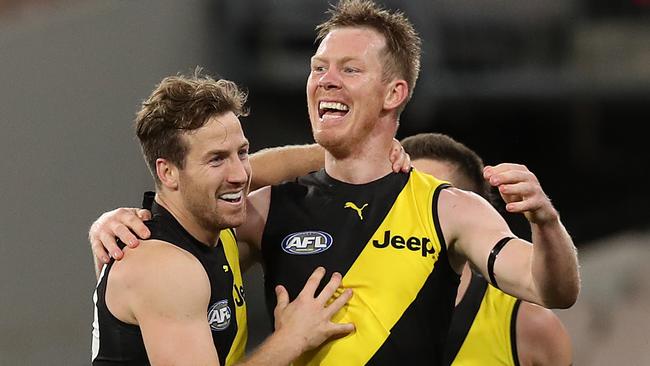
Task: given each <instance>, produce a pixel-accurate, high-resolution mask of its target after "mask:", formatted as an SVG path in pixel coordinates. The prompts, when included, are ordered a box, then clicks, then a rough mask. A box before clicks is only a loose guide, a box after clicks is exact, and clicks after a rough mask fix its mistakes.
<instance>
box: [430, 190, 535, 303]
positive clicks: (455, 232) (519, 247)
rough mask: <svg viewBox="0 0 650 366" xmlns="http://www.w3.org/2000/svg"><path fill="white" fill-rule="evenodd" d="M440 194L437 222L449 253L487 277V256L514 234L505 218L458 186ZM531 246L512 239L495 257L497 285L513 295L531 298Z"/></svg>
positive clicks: (494, 268)
mask: <svg viewBox="0 0 650 366" xmlns="http://www.w3.org/2000/svg"><path fill="white" fill-rule="evenodd" d="M443 192H444V194H441V196H440V202H439V210H440V222H441V226H442V229H443V233H444V235H445V239H446V241H447V243H448V247H449V249H450V253H451V256H452V257H455V258H459V259H456V261H457V262H464V261H465V260H466V261H468V262H469V264H470V266H472V268H473V269H475V270H476V271H478V272H479V273H481V274H482V275H483V276H484V277H485V278H486V279H489V278H490V277H489V273H488V259H489V258H490V252H491V251H492V249H493V248H494V247H495V245H496V244H497V242H499V241H500V240H501V239H503V238H506V237H514V235H513V234H512V231H511V230H510V228H509V227H508V224H507V223H506V221H505V220H504V219H503V217H501V215H500V214H499V213H498V212H497V211H496V210H495V209H494V208H493V207H492V206H491V205H490V204H489V203H488V202H487V201H485V200H484V199H483V198H481V197H479V196H478V195H476V194H474V193H471V192H466V191H461V190H458V189H447V190H445V191H443ZM531 258H532V246H531V244H530V243H528V242H527V241H525V240H521V239H517V238H514V239H512V240H510V241H508V242H507V244H506V245H505V246H504V247H503V248H502V249H501V251H500V252H499V254H498V255H497V256H496V258H495V260H494V266H493V271H494V276H495V279H496V281H497V284H498V286H499V288H501V289H502V290H503V291H504V292H506V293H509V294H511V295H513V296H515V297H518V298H523V299H531V297H532V293H533V291H532V288H531V286H532V276H531V264H532V260H531Z"/></svg>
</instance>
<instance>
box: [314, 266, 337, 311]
mask: <svg viewBox="0 0 650 366" xmlns="http://www.w3.org/2000/svg"><path fill="white" fill-rule="evenodd" d="M341 278H342V277H341V274H340V273H338V272H334V273H333V274H332V277H330V280H329V282H327V285H325V287H323V290H322V291H321V292H320V294H318V296H317V297H316V299H318V301H319V302H320V303H321V305H323V306H324V305H325V304H326V303H327V301H328V300H329V299H330V298H331V297H332V295H334V293H335V292H336V289H337V288H339V286H340V285H341Z"/></svg>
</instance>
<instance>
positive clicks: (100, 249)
mask: <svg viewBox="0 0 650 366" xmlns="http://www.w3.org/2000/svg"><path fill="white" fill-rule="evenodd" d="M90 248H91V249H92V251H93V255H94V256H95V258H97V259H99V261H98V262H100V263H98V264H99V265H101V263H103V264H106V263H108V261H109V260H110V258H109V257H108V253H106V250H105V249H104V246H103V245H102V243H101V242H100V241H99V240H98V239H96V238H90ZM100 268H101V267H100Z"/></svg>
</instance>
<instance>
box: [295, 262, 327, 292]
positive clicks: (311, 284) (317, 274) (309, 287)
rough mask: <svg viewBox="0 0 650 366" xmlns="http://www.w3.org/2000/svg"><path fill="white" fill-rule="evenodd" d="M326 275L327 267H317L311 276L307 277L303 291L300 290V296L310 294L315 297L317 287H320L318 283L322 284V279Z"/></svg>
mask: <svg viewBox="0 0 650 366" xmlns="http://www.w3.org/2000/svg"><path fill="white" fill-rule="evenodd" d="M324 276H325V268H323V267H318V268H316V269H315V270H314V272H312V274H311V276H309V278H308V279H307V282H306V283H305V287H303V288H302V291H300V295H298V296H309V297H310V298H313V297H314V294H315V293H316V289H317V288H318V285H320V281H321V280H322V279H323V277H324Z"/></svg>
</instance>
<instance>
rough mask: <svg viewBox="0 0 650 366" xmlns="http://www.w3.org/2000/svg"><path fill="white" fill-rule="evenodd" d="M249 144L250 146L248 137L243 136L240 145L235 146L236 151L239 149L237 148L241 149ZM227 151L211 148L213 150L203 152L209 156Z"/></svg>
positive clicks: (226, 150)
mask: <svg viewBox="0 0 650 366" xmlns="http://www.w3.org/2000/svg"><path fill="white" fill-rule="evenodd" d="M249 146H250V143H249V141H248V139H246V138H245V139H244V141H243V142H242V143H241V145H239V147H237V151H239V150H241V149H243V148H245V147H249ZM227 152H228V149H213V150H210V151H207V152H206V153H205V156H206V157H211V156H215V155H223V154H225V153H227Z"/></svg>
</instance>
